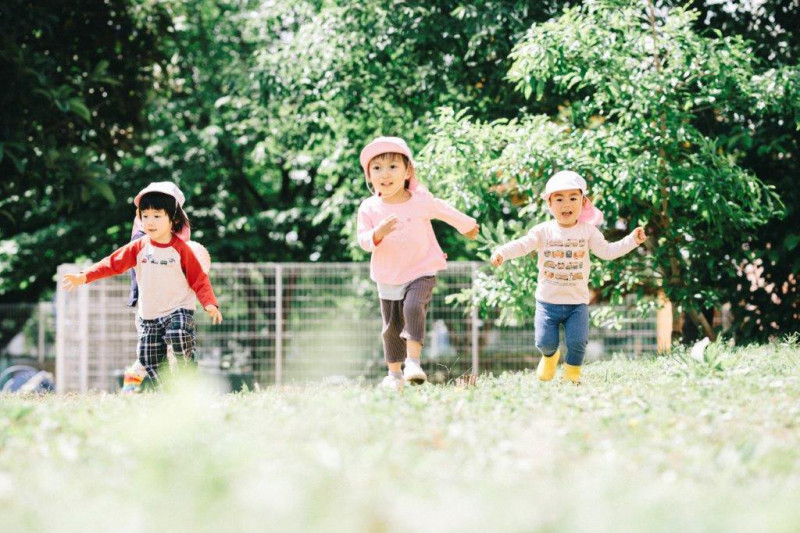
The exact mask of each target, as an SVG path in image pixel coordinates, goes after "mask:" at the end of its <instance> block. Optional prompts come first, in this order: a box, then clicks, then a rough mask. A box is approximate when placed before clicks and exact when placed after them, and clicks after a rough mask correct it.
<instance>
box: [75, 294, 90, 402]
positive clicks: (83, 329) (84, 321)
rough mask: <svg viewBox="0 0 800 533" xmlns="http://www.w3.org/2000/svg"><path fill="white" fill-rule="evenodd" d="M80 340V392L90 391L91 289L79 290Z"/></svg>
mask: <svg viewBox="0 0 800 533" xmlns="http://www.w3.org/2000/svg"><path fill="white" fill-rule="evenodd" d="M78 338H79V339H80V351H79V353H80V359H79V360H80V366H79V367H78V368H79V370H78V378H79V382H80V388H79V390H80V391H81V392H82V393H84V392H86V391H88V390H89V287H87V286H85V285H84V286H83V287H80V288H79V289H78Z"/></svg>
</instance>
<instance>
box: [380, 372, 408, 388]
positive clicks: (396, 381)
mask: <svg viewBox="0 0 800 533" xmlns="http://www.w3.org/2000/svg"><path fill="white" fill-rule="evenodd" d="M378 386H379V387H380V388H382V389H391V390H395V391H401V390H403V380H402V379H400V378H396V377H394V376H386V377H385V378H383V381H381V384H380V385H378Z"/></svg>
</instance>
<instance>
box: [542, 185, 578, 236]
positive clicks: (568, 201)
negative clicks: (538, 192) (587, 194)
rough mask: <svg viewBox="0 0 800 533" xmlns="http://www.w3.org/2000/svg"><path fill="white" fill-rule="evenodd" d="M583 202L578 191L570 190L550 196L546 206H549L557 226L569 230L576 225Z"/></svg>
mask: <svg viewBox="0 0 800 533" xmlns="http://www.w3.org/2000/svg"><path fill="white" fill-rule="evenodd" d="M583 200H584V198H583V194H582V193H581V191H580V189H570V190H567V191H557V192H554V193H553V194H551V195H550V198H548V200H547V205H548V206H550V212H551V213H553V216H554V217H556V222H558V225H559V226H564V227H566V228H569V227H572V226H574V225H575V224H577V223H578V216H579V215H580V214H581V209H583Z"/></svg>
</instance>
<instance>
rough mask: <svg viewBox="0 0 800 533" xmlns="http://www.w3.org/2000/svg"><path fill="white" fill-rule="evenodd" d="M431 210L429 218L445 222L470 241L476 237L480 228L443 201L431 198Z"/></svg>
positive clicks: (468, 217) (470, 218) (474, 221)
mask: <svg viewBox="0 0 800 533" xmlns="http://www.w3.org/2000/svg"><path fill="white" fill-rule="evenodd" d="M431 209H432V213H431V218H437V219H439V220H443V221H445V222H447V223H448V224H450V225H451V226H453V227H454V228H456V229H457V230H458V232H459V233H460V234H462V235H463V236H464V237H466V238H468V239H470V240H475V239H476V238H477V237H478V232H479V231H480V226H478V222H477V221H476V220H475V219H474V218H472V217H471V216H469V215H466V214H464V213H462V212H461V211H459V210H458V209H456V208H455V207H453V206H451V205H450V204H448V203H447V202H445V201H444V200H440V199H439V198H434V197H431Z"/></svg>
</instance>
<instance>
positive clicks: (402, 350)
mask: <svg viewBox="0 0 800 533" xmlns="http://www.w3.org/2000/svg"><path fill="white" fill-rule="evenodd" d="M435 285H436V276H425V277H422V278H417V279H415V280H414V281H412V282H411V283H409V284H408V287H406V293H405V295H404V296H403V299H402V300H381V318H383V330H382V331H381V337H382V338H383V355H384V357H385V358H386V362H387V363H402V362H403V361H404V360H405V358H406V339H411V340H413V341H417V342H419V343H420V344H425V317H426V315H427V314H428V304H429V303H430V302H431V297H432V296H433V287H434V286H435Z"/></svg>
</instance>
